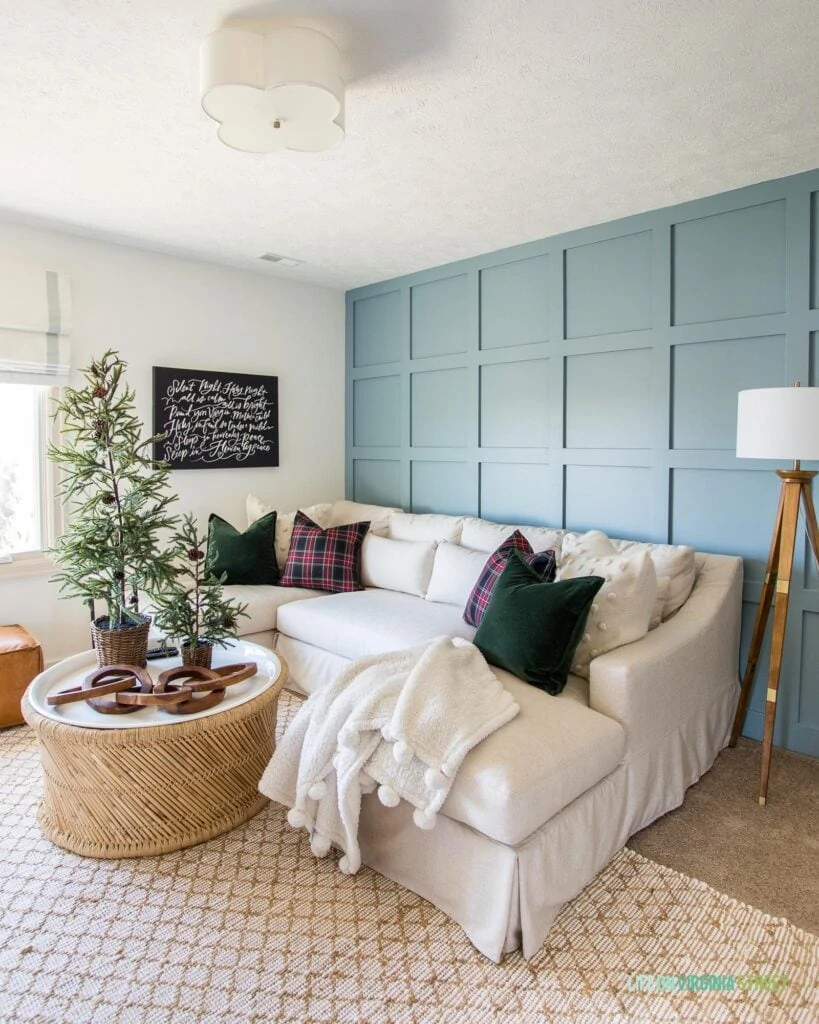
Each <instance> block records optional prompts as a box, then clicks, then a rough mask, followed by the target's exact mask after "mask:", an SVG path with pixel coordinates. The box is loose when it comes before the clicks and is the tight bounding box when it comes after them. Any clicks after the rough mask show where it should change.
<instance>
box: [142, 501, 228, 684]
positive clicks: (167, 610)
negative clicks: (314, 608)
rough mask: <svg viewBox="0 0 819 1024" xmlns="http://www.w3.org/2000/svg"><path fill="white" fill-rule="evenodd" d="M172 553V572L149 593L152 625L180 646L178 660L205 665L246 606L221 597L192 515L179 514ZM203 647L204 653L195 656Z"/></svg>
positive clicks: (219, 584) (203, 540)
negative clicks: (163, 584) (180, 657)
mask: <svg viewBox="0 0 819 1024" xmlns="http://www.w3.org/2000/svg"><path fill="white" fill-rule="evenodd" d="M171 543H172V545H173V548H174V550H175V552H176V573H175V575H174V577H173V580H172V581H170V582H169V583H167V584H166V585H165V587H164V589H163V590H162V591H161V592H157V593H155V594H154V595H153V601H154V607H155V608H156V614H155V616H154V622H155V624H156V625H157V626H158V627H159V628H160V629H161V630H162V632H163V633H165V634H166V635H167V636H168V637H170V638H173V639H174V640H178V641H179V642H180V643H181V645H182V660H183V661H194V662H195V663H196V664H203V663H206V664H209V662H210V657H209V655H210V648H211V647H212V645H213V644H218V645H219V646H220V647H225V646H226V640H228V639H229V638H231V637H235V636H236V625H237V622H238V620H239V618H240V616H243V615H244V616H246V614H247V613H246V612H245V607H246V605H242V604H238V603H237V602H235V601H231V600H230V599H229V598H226V597H225V596H224V592H223V590H222V581H223V580H224V576H222V577H216V576H214V575H213V574H212V573H209V572H208V571H207V569H206V568H205V550H204V546H205V543H206V540H205V537H204V535H203V536H200V535H199V533H198V531H197V528H196V520H195V519H194V517H193V516H192V515H186V516H183V517H182V525H181V526H180V527H179V529H178V530H177V532H176V533H175V534H174V536H173V538H172V541H171ZM202 648H206V649H207V654H205V652H202V655H203V656H200V657H197V651H198V650H200V649H202Z"/></svg>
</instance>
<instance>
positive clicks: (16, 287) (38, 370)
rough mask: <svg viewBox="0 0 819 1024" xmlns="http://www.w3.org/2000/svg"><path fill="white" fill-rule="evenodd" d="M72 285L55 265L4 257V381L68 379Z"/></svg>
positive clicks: (0, 367) (0, 370)
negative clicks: (50, 268)
mask: <svg viewBox="0 0 819 1024" xmlns="http://www.w3.org/2000/svg"><path fill="white" fill-rule="evenodd" d="M70 335H71V290H70V282H69V279H68V278H67V277H66V276H65V275H64V274H58V273H57V272H56V271H54V270H44V269H43V268H42V267H37V266H36V265H32V264H31V263H25V262H23V261H18V260H13V259H3V260H0V384H41V385H44V386H47V387H48V386H56V385H62V384H67V383H68V372H69V369H70V367H71V342H70Z"/></svg>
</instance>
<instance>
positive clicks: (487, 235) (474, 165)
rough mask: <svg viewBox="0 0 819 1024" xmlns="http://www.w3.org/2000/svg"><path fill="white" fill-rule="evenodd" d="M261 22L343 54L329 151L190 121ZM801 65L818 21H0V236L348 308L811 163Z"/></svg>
mask: <svg viewBox="0 0 819 1024" xmlns="http://www.w3.org/2000/svg"><path fill="white" fill-rule="evenodd" d="M269 16H273V17H283V16H285V17H287V18H289V19H290V20H293V21H296V22H297V23H301V24H307V25H313V26H315V27H320V28H324V30H325V31H328V32H329V34H331V35H333V36H334V37H335V38H336V40H337V41H338V42H339V43H340V44H341V46H342V48H343V50H344V52H345V55H346V58H347V80H348V91H347V131H348V134H347V138H346V140H345V141H344V142H343V144H342V145H341V146H340V147H339V148H337V149H335V150H331V151H329V152H326V153H321V154H313V155H306V154H297V153H277V154H271V155H268V156H251V155H248V154H242V153H237V152H233V151H231V150H229V149H227V148H226V147H225V146H223V145H222V144H221V143H219V142H218V141H217V139H216V131H215V126H214V124H213V123H212V122H211V121H209V120H208V119H207V117H206V116H205V115H204V114H203V113H202V110H201V108H200V105H199V95H198V48H199V43H200V40H201V39H202V38H203V36H204V35H206V34H207V33H208V32H210V31H212V30H213V29H214V28H216V27H218V25H219V24H220V23H221V22H222V21H223V20H224V19H225V18H235V17H242V18H259V17H269ZM818 53H819V5H817V2H816V0H528V2H527V0H346V2H345V0H301V2H299V3H297V4H295V3H283V2H259V3H256V4H252V5H248V4H241V3H240V2H235V0H234V2H231V0H2V3H0V216H5V217H7V218H11V219H23V220H29V221H33V222H37V223H48V224H53V225H55V226H58V227H62V228H66V229H68V230H74V231H77V232H78V233H81V234H88V235H92V236H96V237H102V238H108V239H111V240H114V241H121V242H126V243H130V244H134V245H138V246H141V247H144V248H154V249H159V250H165V251H172V252H176V253H179V254H182V255H191V256H198V257H201V258H204V259H209V260H215V261H218V262H223V263H230V264H237V265H240V266H248V267H251V266H252V267H254V268H256V269H258V270H259V272H260V273H269V274H275V275H277V276H287V277H289V278H290V279H292V280H301V281H314V282H318V283H322V284H328V285H331V286H334V287H351V286H355V285H360V284H365V283H368V282H371V281H377V280H381V279H384V278H388V277H392V276H394V275H398V274H403V273H407V272H410V271H413V270H418V269H421V268H424V267H429V266H434V265H436V264H440V263H446V262H449V261H451V260H455V259H460V258H462V257H466V256H472V255H475V254H477V253H481V252H487V251H490V250H493V249H497V248H500V247H502V246H506V245H512V244H515V243H518V242H524V241H527V240H530V239H534V238H541V237H544V236H547V235H551V234H554V233H556V232H560V231H565V230H570V229H573V228H577V227H582V226H584V225H587V224H594V223H599V222H601V221H605V220H611V219H613V218H615V217H620V216H624V215H627V214H631V213H637V212H639V211H643V210H649V209H653V208H656V207H659V206H665V205H668V204H671V203H675V202H679V201H682V200H686V199H692V198H696V197H698V196H704V195H710V194H712V193H715V192H721V191H723V190H725V189H730V188H735V187H738V186H741V185H746V184H750V183H752V182H756V181H762V180H765V179H768V178H775V177H778V176H780V175H784V174H789V173H793V172H797V171H803V170H808V169H810V168H813V167H816V166H819V102H817V100H819V59H817V54H818ZM267 250H269V251H273V252H277V253H283V254H285V255H287V256H295V257H297V258H299V259H303V260H305V261H306V263H305V265H304V266H302V267H299V268H297V269H293V270H283V269H281V268H275V267H271V266H269V265H266V264H259V263H257V262H254V260H253V258H254V257H255V256H257V255H258V254H260V253H262V252H264V251H267Z"/></svg>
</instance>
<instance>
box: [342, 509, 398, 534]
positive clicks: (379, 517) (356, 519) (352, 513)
mask: <svg viewBox="0 0 819 1024" xmlns="http://www.w3.org/2000/svg"><path fill="white" fill-rule="evenodd" d="M400 511H401V509H400V508H390V507H389V506H387V505H363V504H362V503H361V502H360V501H337V502H335V503H334V504H333V507H332V510H331V512H330V518H329V521H328V522H327V524H326V525H327V526H348V525H349V524H350V523H361V522H363V521H364V520H366V521H367V522H368V523H369V524H370V533H376V534H378V536H380V537H386V536H387V523H388V521H389V518H390V516H392V515H393V514H394V513H395V512H400Z"/></svg>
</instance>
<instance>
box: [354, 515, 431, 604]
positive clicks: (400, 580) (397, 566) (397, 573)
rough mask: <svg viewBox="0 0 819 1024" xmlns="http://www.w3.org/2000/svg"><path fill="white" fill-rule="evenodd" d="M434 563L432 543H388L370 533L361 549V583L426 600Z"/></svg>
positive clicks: (407, 541)
mask: <svg viewBox="0 0 819 1024" xmlns="http://www.w3.org/2000/svg"><path fill="white" fill-rule="evenodd" d="M434 561H435V544H434V543H433V542H432V541H429V542H425V541H415V540H391V539H390V538H389V537H379V536H377V535H376V534H374V533H372V531H371V532H370V533H368V534H367V536H366V537H365V538H364V543H363V544H362V546H361V582H362V583H363V584H364V586H365V587H378V588H379V589H381V590H396V591H398V592H399V593H402V594H414V595H415V596H416V597H426V593H427V588H428V587H429V581H430V577H431V576H432V565H433V562H434Z"/></svg>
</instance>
